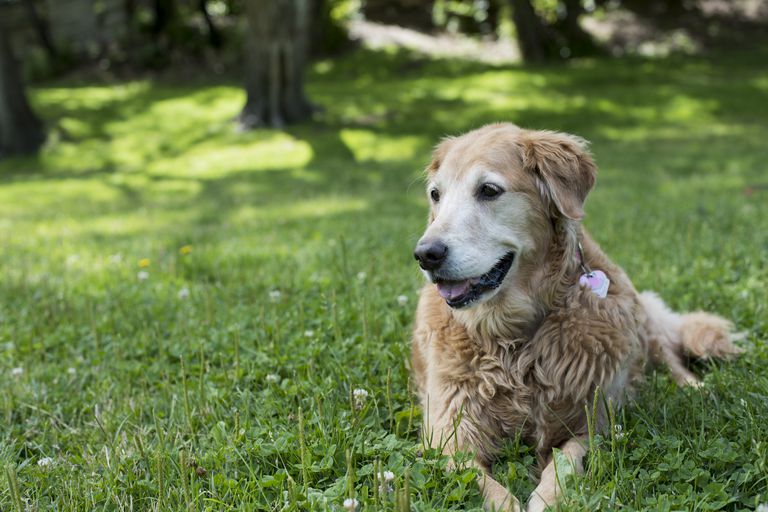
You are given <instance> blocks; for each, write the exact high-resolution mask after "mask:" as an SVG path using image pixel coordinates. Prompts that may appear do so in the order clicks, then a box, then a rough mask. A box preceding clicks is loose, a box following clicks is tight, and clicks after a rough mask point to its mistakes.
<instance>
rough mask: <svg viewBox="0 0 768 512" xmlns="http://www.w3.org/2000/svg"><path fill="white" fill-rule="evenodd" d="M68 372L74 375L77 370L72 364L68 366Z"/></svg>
mask: <svg viewBox="0 0 768 512" xmlns="http://www.w3.org/2000/svg"><path fill="white" fill-rule="evenodd" d="M67 373H68V374H70V375H74V374H76V373H77V370H76V369H75V367H74V366H70V367H69V368H67Z"/></svg>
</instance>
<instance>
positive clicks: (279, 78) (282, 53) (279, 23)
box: [238, 0, 313, 130]
mask: <svg viewBox="0 0 768 512" xmlns="http://www.w3.org/2000/svg"><path fill="white" fill-rule="evenodd" d="M245 14H246V18H247V20H248V31H247V34H246V38H245V67H246V80H245V90H246V94H247V99H246V102H245V106H244V107H243V110H242V112H241V113H240V116H239V118H238V121H239V124H240V128H241V129H244V130H248V129H251V128H254V127H257V126H264V125H268V126H273V127H282V126H284V125H285V124H286V123H295V122H298V121H302V120H304V119H307V118H308V117H310V116H311V115H312V111H313V107H312V105H311V104H310V103H309V101H308V100H307V98H306V96H305V95H304V64H305V61H306V54H307V38H308V36H309V15H308V14H309V2H308V0H249V1H247V2H245Z"/></svg>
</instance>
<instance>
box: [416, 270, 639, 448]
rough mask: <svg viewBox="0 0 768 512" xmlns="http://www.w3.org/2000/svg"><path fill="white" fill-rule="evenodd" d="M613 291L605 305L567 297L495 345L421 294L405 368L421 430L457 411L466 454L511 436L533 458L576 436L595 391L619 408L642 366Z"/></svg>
mask: <svg viewBox="0 0 768 512" xmlns="http://www.w3.org/2000/svg"><path fill="white" fill-rule="evenodd" d="M617 277H619V278H621V277H623V276H617ZM616 284H617V285H619V286H617V289H615V290H614V293H613V294H611V295H609V297H608V298H606V299H599V298H598V297H596V296H594V295H593V294H592V292H591V291H589V290H585V289H582V288H579V287H574V288H573V290H571V291H570V292H569V293H568V295H567V296H566V297H565V298H564V300H563V301H562V304H561V306H560V307H558V308H557V309H555V310H552V311H550V312H548V313H547V314H546V316H544V317H543V318H539V319H538V320H537V321H536V322H535V325H534V326H533V327H532V328H529V330H528V331H527V332H526V331H525V329H520V330H519V331H517V336H515V335H512V336H510V335H509V334H510V332H507V333H506V336H504V337H503V338H502V337H494V336H492V335H491V336H487V335H486V336H483V335H480V334H478V333H474V334H472V333H470V332H469V331H468V330H467V329H466V328H465V327H464V326H463V325H462V323H461V322H459V320H457V316H456V314H455V312H453V311H451V310H450V309H449V308H448V307H447V306H446V305H445V304H444V302H443V301H442V300H441V299H440V297H439V296H438V295H437V294H436V293H435V292H434V287H433V286H429V285H427V286H426V287H425V288H424V290H423V291H422V294H421V299H420V303H419V310H418V313H417V317H418V322H417V324H416V325H415V332H414V345H413V366H414V375H415V377H416V380H417V385H418V387H419V392H420V395H421V399H422V404H423V405H424V408H425V414H427V415H428V416H429V419H428V420H429V422H431V423H432V424H434V425H436V426H437V427H438V428H439V427H441V426H440V422H441V421H442V420H441V418H442V416H443V415H445V414H449V413H450V412H451V411H453V412H454V413H455V412H456V410H457V409H458V410H460V411H461V416H462V421H465V422H466V423H465V425H467V429H466V432H467V434H465V435H467V436H470V437H473V438H474V439H471V440H472V441H474V442H473V443H472V444H474V445H475V446H477V443H478V442H479V443H482V444H484V445H486V446H487V445H491V446H498V444H499V443H500V441H501V440H502V439H503V438H508V437H512V436H515V435H516V434H518V433H520V434H522V435H523V437H524V438H525V439H526V441H527V442H529V443H530V444H532V445H535V446H536V447H537V448H538V450H539V452H540V453H544V452H548V451H549V450H550V448H551V447H553V446H557V445H558V444H559V443H561V442H562V441H564V440H565V439H568V438H570V437H572V436H573V435H574V434H581V433H584V432H585V430H586V427H587V421H586V412H585V405H586V406H591V403H592V401H593V399H594V394H595V391H596V390H597V389H598V388H599V389H600V390H601V392H603V393H604V394H605V396H606V397H607V398H609V399H611V400H614V401H619V400H620V399H621V396H620V393H619V390H626V389H627V387H628V386H627V383H628V382H627V381H628V380H634V379H635V378H636V377H637V376H638V375H640V374H641V372H642V366H643V364H644V359H645V358H644V356H643V353H644V350H642V349H641V347H640V342H639V339H638V336H637V331H638V320H637V319H638V315H639V314H640V313H639V312H638V309H639V308H638V306H637V304H636V301H635V300H634V298H633V294H630V293H627V294H624V293H622V290H621V287H620V285H621V284H622V283H620V282H617V283H616ZM511 332H515V330H514V329H512V330H511Z"/></svg>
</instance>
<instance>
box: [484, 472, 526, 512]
mask: <svg viewBox="0 0 768 512" xmlns="http://www.w3.org/2000/svg"><path fill="white" fill-rule="evenodd" d="M483 508H484V509H485V510H487V511H489V512H491V511H493V512H521V510H522V509H521V508H520V502H519V501H518V500H517V498H515V497H514V496H513V495H512V493H510V492H509V491H508V490H507V489H506V488H505V487H504V486H503V485H501V484H500V483H498V482H497V481H495V480H492V479H488V480H487V481H486V482H485V486H484V488H483Z"/></svg>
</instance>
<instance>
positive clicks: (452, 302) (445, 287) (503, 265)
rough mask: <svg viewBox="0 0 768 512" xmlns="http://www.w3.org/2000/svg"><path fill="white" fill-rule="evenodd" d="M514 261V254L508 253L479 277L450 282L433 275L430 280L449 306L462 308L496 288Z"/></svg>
mask: <svg viewBox="0 0 768 512" xmlns="http://www.w3.org/2000/svg"><path fill="white" fill-rule="evenodd" d="M514 261H515V253H514V252H508V253H507V254H505V255H504V257H503V258H501V259H500V260H499V261H497V262H496V264H495V265H494V266H493V268H491V270H489V271H488V272H486V273H485V274H483V275H481V276H479V277H472V278H469V279H463V280H460V281H450V280H447V279H442V278H441V277H440V276H438V275H435V276H433V279H432V280H433V281H434V283H435V284H436V285H437V291H438V293H440V296H441V297H442V298H443V299H445V302H446V303H447V304H448V305H449V306H451V307H452V308H456V309H458V308H463V307H465V306H468V305H469V304H471V303H473V302H475V301H476V300H477V299H479V298H480V297H481V296H482V295H483V294H484V293H486V292H488V291H491V290H495V289H496V288H498V287H499V286H500V285H501V282H502V281H504V278H505V277H506V276H507V272H509V269H510V268H512V263H513V262H514Z"/></svg>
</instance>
